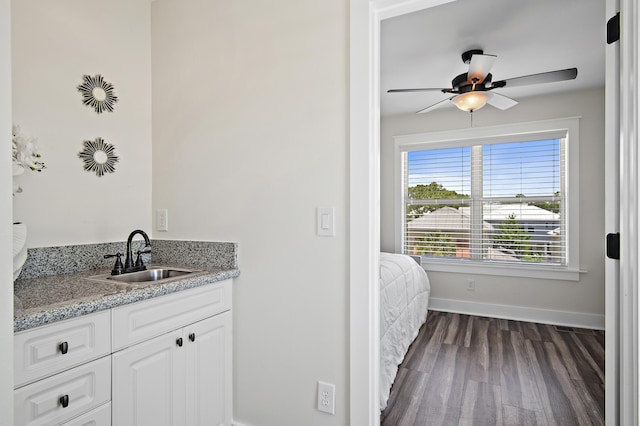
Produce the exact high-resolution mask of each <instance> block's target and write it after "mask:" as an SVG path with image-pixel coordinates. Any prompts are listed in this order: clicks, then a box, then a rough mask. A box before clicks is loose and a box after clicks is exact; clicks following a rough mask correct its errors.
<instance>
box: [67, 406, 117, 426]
mask: <svg viewBox="0 0 640 426" xmlns="http://www.w3.org/2000/svg"><path fill="white" fill-rule="evenodd" d="M62 426H111V403H107V404H103V405H101V406H100V407H98V408H96V409H95V410H93V411H90V412H88V413H87V414H83V415H81V416H80V417H76V418H75V419H73V420H69V421H68V422H67V423H65V424H64V425H62Z"/></svg>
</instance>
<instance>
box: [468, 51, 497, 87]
mask: <svg viewBox="0 0 640 426" xmlns="http://www.w3.org/2000/svg"><path fill="white" fill-rule="evenodd" d="M496 58H497V56H496V55H484V54H482V55H478V54H475V55H473V56H471V62H469V72H468V73H467V76H468V81H469V82H470V83H473V79H474V78H477V79H478V81H477V83H482V82H483V81H484V79H485V77H486V76H487V74H489V71H491V67H492V66H493V64H494V62H495V61H496Z"/></svg>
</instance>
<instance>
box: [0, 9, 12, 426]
mask: <svg viewBox="0 0 640 426" xmlns="http://www.w3.org/2000/svg"><path fill="white" fill-rule="evenodd" d="M10 6H11V1H10V0H0V93H2V94H3V96H0V135H2V137H1V138H0V139H1V140H3V141H4V143H2V145H1V146H2V149H0V271H1V272H0V348H2V350H1V351H0V413H2V415H1V416H0V425H3V426H10V425H13V286H12V285H11V284H10V283H13V273H12V271H13V268H12V259H13V255H12V242H13V235H12V232H13V230H12V228H11V173H10V172H9V170H11V155H10V154H9V152H10V148H9V143H8V141H9V138H10V137H11V19H10V17H11V13H10V8H11V7H10Z"/></svg>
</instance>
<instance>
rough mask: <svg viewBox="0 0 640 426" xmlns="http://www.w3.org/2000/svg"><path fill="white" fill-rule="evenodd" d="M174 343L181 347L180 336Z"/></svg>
mask: <svg viewBox="0 0 640 426" xmlns="http://www.w3.org/2000/svg"><path fill="white" fill-rule="evenodd" d="M176 345H178V347H180V348H181V347H182V337H178V338H177V339H176Z"/></svg>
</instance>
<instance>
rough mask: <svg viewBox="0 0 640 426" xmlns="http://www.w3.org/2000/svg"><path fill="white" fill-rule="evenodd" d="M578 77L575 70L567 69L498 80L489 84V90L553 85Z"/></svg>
mask: <svg viewBox="0 0 640 426" xmlns="http://www.w3.org/2000/svg"><path fill="white" fill-rule="evenodd" d="M577 76H578V69H577V68H567V69H566V70H557V71H549V72H542V73H540V74H531V75H524V76H522V77H514V78H509V79H507V80H499V81H494V82H493V83H491V88H492V89H494V88H496V87H517V86H526V85H529V84H542V83H553V82H554V81H564V80H573V79H574V78H576V77H577Z"/></svg>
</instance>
